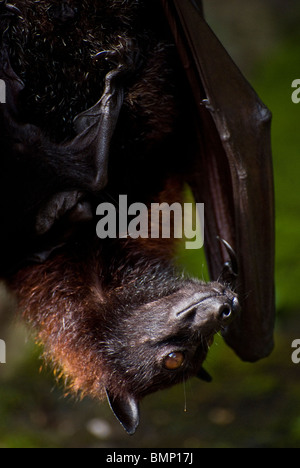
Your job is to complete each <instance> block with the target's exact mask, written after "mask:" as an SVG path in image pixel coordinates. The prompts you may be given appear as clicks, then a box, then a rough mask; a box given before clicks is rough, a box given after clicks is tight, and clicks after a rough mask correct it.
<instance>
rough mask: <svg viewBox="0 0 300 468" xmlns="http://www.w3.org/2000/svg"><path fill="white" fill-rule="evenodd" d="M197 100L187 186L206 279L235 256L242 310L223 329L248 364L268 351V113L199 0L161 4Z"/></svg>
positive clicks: (272, 314)
mask: <svg viewBox="0 0 300 468" xmlns="http://www.w3.org/2000/svg"><path fill="white" fill-rule="evenodd" d="M161 1H162V4H163V8H164V10H165V14H166V17H167V19H168V21H169V24H170V27H171V30H172V32H173V35H174V38H175V42H176V46H177V49H178V52H179V55H180V58H181V61H182V63H183V66H184V69H185V70H186V73H187V78H188V81H189V84H190V87H191V90H192V93H193V97H194V102H195V117H196V126H197V134H198V135H197V138H198V145H197V151H196V153H197V154H196V157H195V167H194V168H193V170H192V172H193V173H192V174H191V177H190V180H189V183H190V185H191V187H192V190H193V193H194V196H195V199H196V201H197V202H204V203H205V211H206V217H205V236H206V241H205V246H206V256H207V260H208V265H209V270H210V275H211V278H212V279H213V280H217V279H218V278H219V277H220V273H221V271H222V270H223V268H224V264H225V263H226V262H228V260H229V258H228V249H226V248H225V247H224V243H223V244H222V243H220V240H219V239H218V237H219V238H222V239H224V240H225V241H227V242H228V244H230V245H231V247H232V248H233V250H234V251H235V252H236V256H237V258H236V261H237V266H238V276H237V277H236V278H235V288H236V291H237V292H238V294H239V298H240V301H241V304H242V313H241V315H240V317H239V319H238V320H236V321H235V322H234V323H232V325H230V327H228V329H227V330H226V331H225V332H224V338H225V340H226V342H227V343H228V344H229V345H230V346H231V347H232V348H233V349H234V350H235V352H236V353H237V354H238V355H239V356H240V357H241V358H242V359H243V360H247V361H256V360H258V359H260V358H263V357H265V356H267V355H269V354H270V352H271V351H272V349H273V329H274V317H275V306H274V302H275V301H274V295H275V294H274V250H275V247H274V244H275V242H274V237H275V236H274V188H273V168H272V156H271V138H270V127H271V114H270V111H269V110H268V109H267V108H266V106H265V105H264V104H263V103H262V102H261V100H260V99H259V97H258V96H257V94H256V93H255V91H254V90H253V88H252V87H251V86H250V85H249V83H248V82H247V81H246V79H245V78H244V77H243V75H242V74H241V72H240V70H239V69H238V68H237V66H236V65H235V64H234V62H233V61H232V59H231V58H230V56H229V55H228V53H227V52H226V50H225V49H224V48H223V46H222V45H221V43H220V42H219V41H218V39H217V38H216V36H215V35H214V33H213V32H212V31H211V29H210V28H209V26H208V25H207V23H206V22H205V20H204V19H203V12H202V3H201V1H199V0H184V1H182V0H161Z"/></svg>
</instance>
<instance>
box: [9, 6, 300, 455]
mask: <svg viewBox="0 0 300 468" xmlns="http://www.w3.org/2000/svg"><path fill="white" fill-rule="evenodd" d="M205 10H206V15H207V19H208V22H209V24H210V25H211V26H212V28H213V29H214V31H215V32H216V33H217V35H218V36H219V38H220V39H221V40H222V42H223V43H224V45H225V46H226V48H227V49H228V50H229V51H230V53H231V55H232V56H233V57H234V59H235V61H236V62H237V63H238V65H239V66H240V68H241V69H242V71H243V72H244V73H245V75H246V76H247V77H248V79H249V80H250V82H251V83H252V84H253V86H254V88H255V89H256V90H257V91H258V94H259V95H260V97H261V98H262V100H263V101H264V102H265V103H266V104H267V105H268V107H269V108H270V109H271V110H272V112H273V151H274V169H275V184H276V207H277V224H276V234H277V258H276V286H277V325H276V348H275V351H274V353H273V354H272V356H271V357H270V358H268V359H266V360H263V361H261V362H259V363H257V364H254V365H253V364H245V363H242V362H240V361H239V360H238V358H237V357H236V356H235V355H234V353H233V352H232V351H231V350H230V349H229V348H228V347H227V346H225V345H224V343H223V340H222V338H220V337H217V339H216V341H215V344H214V346H213V347H212V349H211V351H210V354H209V357H208V360H207V364H206V368H207V370H208V371H209V372H210V373H211V374H212V375H213V377H214V381H213V383H212V384H205V383H203V382H199V381H197V380H196V379H195V380H191V381H190V382H187V384H186V387H185V388H184V387H183V386H178V387H176V388H173V389H171V390H168V391H164V392H160V393H157V394H155V395H153V396H150V397H148V398H146V399H145V401H144V402H143V403H142V407H141V410H142V422H141V426H140V428H139V430H138V432H137V434H136V435H135V436H133V437H128V436H127V435H126V434H125V433H123V429H122V428H121V427H120V426H119V424H118V423H117V422H116V421H115V419H114V417H113V416H112V414H111V413H110V410H109V409H108V407H107V404H106V403H103V404H99V403H96V402H93V401H91V400H89V399H84V400H83V401H76V400H75V399H74V398H71V397H67V398H65V397H64V393H63V389H62V388H59V387H58V386H57V385H56V384H55V382H54V379H53V378H52V376H51V372H50V371H47V369H44V368H43V370H40V367H41V366H42V361H41V359H40V357H39V355H40V351H39V350H38V349H36V347H35V345H34V344H33V342H32V341H31V340H30V338H29V337H28V333H27V331H26V330H25V329H24V327H23V325H22V324H20V322H19V321H18V319H17V318H16V319H15V320H14V322H13V324H11V326H10V327H9V328H7V325H6V323H7V316H8V315H13V314H14V312H13V310H14V304H13V300H11V299H9V298H8V297H7V295H5V294H4V293H3V292H1V296H0V338H2V339H5V340H6V344H7V362H8V364H6V365H4V364H0V447H8V448H10V447H66V448H67V447H108V448H121V447H136V448H137V447H151V448H171V447H176V448H195V447H200V448H202V447H203V448H204V447H205V448H212V447H217V448H222V447H233V448H238V447H252V448H254V447H278V448H288V447H294V448H296V447H300V364H299V365H295V364H293V363H292V360H291V354H292V348H291V343H292V341H293V340H295V339H300V320H299V313H300V310H299V309H300V254H299V252H300V235H299V233H300V216H299V214H300V182H299V179H300V104H299V105H295V104H293V103H292V101H291V94H292V88H291V83H292V81H293V80H294V79H297V78H298V79H300V65H299V56H300V28H299V24H300V4H299V2H298V1H297V0H252V1H251V2H249V1H247V0H227V1H226V2H224V0H206V2H205ZM202 263H203V262H202V259H201V257H197V256H195V253H194V252H193V255H192V256H191V257H190V258H186V259H185V267H186V269H187V270H189V271H190V272H192V273H195V272H198V274H200V276H201V274H202V270H203V269H204V267H203V268H202V266H201V265H202ZM199 265H200V268H199ZM4 324H5V325H4ZM185 405H187V411H186V412H185V411H184V408H185Z"/></svg>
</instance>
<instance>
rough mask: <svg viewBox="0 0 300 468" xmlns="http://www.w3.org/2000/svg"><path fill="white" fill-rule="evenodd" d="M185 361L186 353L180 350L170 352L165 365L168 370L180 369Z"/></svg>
mask: <svg viewBox="0 0 300 468" xmlns="http://www.w3.org/2000/svg"><path fill="white" fill-rule="evenodd" d="M183 363H184V354H183V353H181V352H180V351H176V352H174V353H170V354H169V355H168V356H167V357H166V358H165V360H164V366H165V368H166V369H168V370H176V369H179V368H180V367H181V366H182V365H183Z"/></svg>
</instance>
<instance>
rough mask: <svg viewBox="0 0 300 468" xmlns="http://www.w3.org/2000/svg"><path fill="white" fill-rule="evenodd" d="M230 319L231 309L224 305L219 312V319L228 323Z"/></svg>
mask: <svg viewBox="0 0 300 468" xmlns="http://www.w3.org/2000/svg"><path fill="white" fill-rule="evenodd" d="M231 318H232V308H231V307H230V305H229V304H224V305H222V307H221V308H220V310H219V319H221V320H222V321H224V322H225V321H228V320H230V319H231Z"/></svg>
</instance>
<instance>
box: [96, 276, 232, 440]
mask: <svg viewBox="0 0 300 468" xmlns="http://www.w3.org/2000/svg"><path fill="white" fill-rule="evenodd" d="M238 312H239V303H238V299H237V297H236V295H235V294H234V293H233V292H232V291H231V290H229V289H227V288H226V287H224V286H223V285H220V284H219V283H210V284H206V283H201V282H198V281H193V280H191V281H187V282H185V284H183V285H182V287H181V288H180V289H179V290H178V291H177V292H175V293H173V294H171V295H169V296H166V297H163V298H161V299H159V300H156V301H154V302H148V303H147V304H144V305H142V306H141V307H138V308H135V309H134V310H130V311H128V312H127V313H124V314H123V315H118V317H119V319H118V324H114V325H113V327H111V328H110V336H106V339H105V346H106V350H105V360H106V365H107V366H108V368H111V369H112V370H113V372H111V373H109V377H108V378H107V381H106V384H105V385H106V395H107V398H108V401H109V404H110V407H111V409H112V410H113V412H114V414H115V416H116V417H117V418H118V420H119V421H120V423H121V424H122V425H123V427H124V428H125V430H126V431H127V432H128V433H129V434H133V433H134V432H135V430H136V428H137V426H138V424H139V401H140V399H141V398H143V397H144V396H146V395H147V394H150V393H152V392H155V391H156V390H161V389H164V388H167V387H170V386H173V385H174V384H177V383H181V382H183V381H185V380H187V379H188V378H190V377H193V376H198V377H199V378H202V379H203V380H206V381H209V375H208V374H207V373H206V371H204V369H203V368H202V364H203V362H204V360H205V358H206V355H207V352H208V350H209V347H210V346H211V344H212V342H213V338H214V335H215V334H216V333H217V332H219V331H220V330H222V329H225V328H226V327H227V325H228V324H229V323H230V322H231V321H232V320H233V318H234V317H235V316H236V315H237V313H238Z"/></svg>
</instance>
